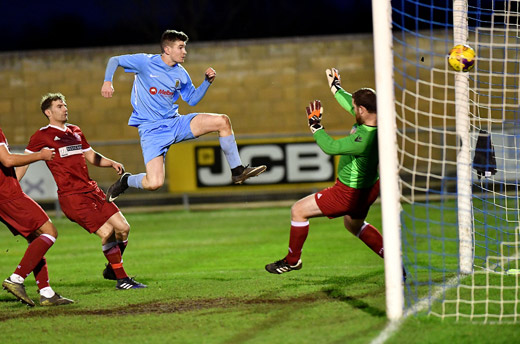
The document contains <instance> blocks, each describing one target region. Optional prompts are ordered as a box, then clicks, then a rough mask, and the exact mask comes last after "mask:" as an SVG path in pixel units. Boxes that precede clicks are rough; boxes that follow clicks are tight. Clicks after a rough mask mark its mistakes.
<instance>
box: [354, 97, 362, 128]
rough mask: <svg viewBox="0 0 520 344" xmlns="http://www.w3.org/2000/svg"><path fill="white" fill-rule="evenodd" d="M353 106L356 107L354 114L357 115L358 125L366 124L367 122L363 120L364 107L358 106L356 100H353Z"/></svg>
mask: <svg viewBox="0 0 520 344" xmlns="http://www.w3.org/2000/svg"><path fill="white" fill-rule="evenodd" d="M352 105H354V114H355V115H356V123H357V124H359V125H361V124H363V123H365V120H364V119H363V109H364V107H359V106H357V105H356V102H355V101H354V100H352Z"/></svg>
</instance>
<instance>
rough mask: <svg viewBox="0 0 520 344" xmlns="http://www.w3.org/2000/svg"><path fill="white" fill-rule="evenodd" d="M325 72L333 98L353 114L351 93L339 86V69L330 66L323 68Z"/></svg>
mask: <svg viewBox="0 0 520 344" xmlns="http://www.w3.org/2000/svg"><path fill="white" fill-rule="evenodd" d="M325 74H326V75H327V81H328V82H329V87H330V91H331V92H332V94H333V95H334V98H336V100H337V101H338V103H339V105H341V107H342V108H344V109H345V110H347V111H348V112H350V113H351V114H352V115H354V116H355V115H356V114H355V113H354V105H353V103H352V94H350V93H348V92H347V91H345V90H344V89H343V88H341V76H340V75H339V71H338V70H337V69H336V68H331V69H327V70H325Z"/></svg>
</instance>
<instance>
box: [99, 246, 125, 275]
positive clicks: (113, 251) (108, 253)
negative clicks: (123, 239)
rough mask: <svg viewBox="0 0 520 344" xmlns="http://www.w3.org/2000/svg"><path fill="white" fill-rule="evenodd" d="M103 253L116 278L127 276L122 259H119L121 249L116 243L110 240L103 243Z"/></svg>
mask: <svg viewBox="0 0 520 344" xmlns="http://www.w3.org/2000/svg"><path fill="white" fill-rule="evenodd" d="M103 254H104V255H105V257H106V258H107V260H108V262H109V263H110V266H111V267H112V269H113V270H114V274H115V275H116V278H117V279H121V278H125V277H128V275H127V274H126V271H125V269H123V260H122V259H121V250H120V249H119V246H118V245H117V243H115V242H112V243H109V244H106V245H103Z"/></svg>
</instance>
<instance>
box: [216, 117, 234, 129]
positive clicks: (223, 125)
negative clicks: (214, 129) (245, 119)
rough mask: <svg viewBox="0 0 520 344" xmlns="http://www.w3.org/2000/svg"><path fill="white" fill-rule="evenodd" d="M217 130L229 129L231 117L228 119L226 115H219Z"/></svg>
mask: <svg viewBox="0 0 520 344" xmlns="http://www.w3.org/2000/svg"><path fill="white" fill-rule="evenodd" d="M218 118H219V125H218V126H219V130H223V129H230V128H231V119H229V117H228V115H219V117H218Z"/></svg>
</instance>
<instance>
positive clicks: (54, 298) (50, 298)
mask: <svg viewBox="0 0 520 344" xmlns="http://www.w3.org/2000/svg"><path fill="white" fill-rule="evenodd" d="M33 274H34V279H35V280H36V285H37V286H38V292H39V293H40V306H62V305H68V304H71V303H74V301H73V300H71V299H68V298H66V297H63V296H61V295H60V294H58V293H56V292H55V291H54V290H53V289H52V287H51V286H50V284H49V270H48V268H47V260H46V259H45V257H43V258H42V259H41V260H40V262H39V263H38V265H36V267H35V268H34V270H33Z"/></svg>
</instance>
